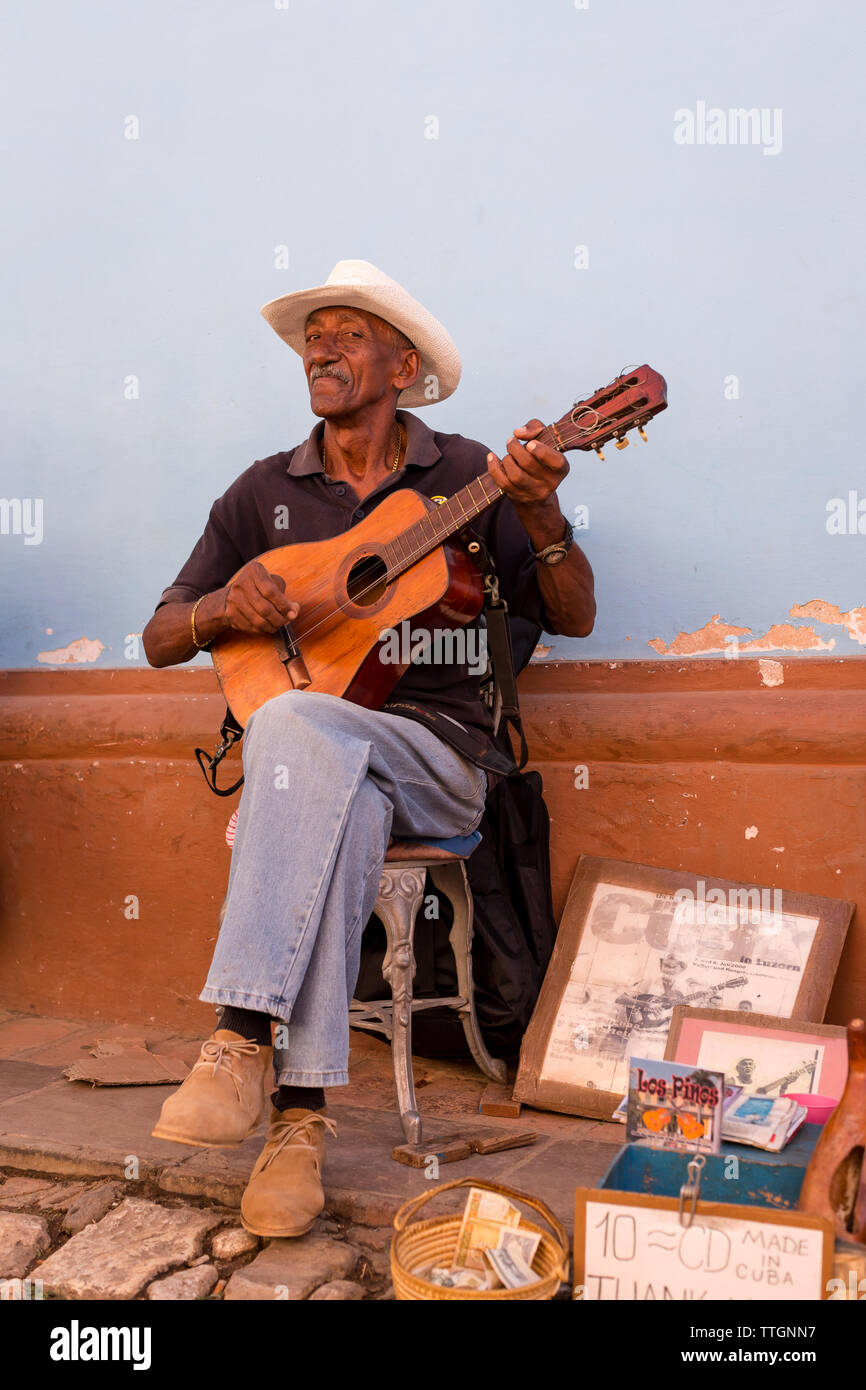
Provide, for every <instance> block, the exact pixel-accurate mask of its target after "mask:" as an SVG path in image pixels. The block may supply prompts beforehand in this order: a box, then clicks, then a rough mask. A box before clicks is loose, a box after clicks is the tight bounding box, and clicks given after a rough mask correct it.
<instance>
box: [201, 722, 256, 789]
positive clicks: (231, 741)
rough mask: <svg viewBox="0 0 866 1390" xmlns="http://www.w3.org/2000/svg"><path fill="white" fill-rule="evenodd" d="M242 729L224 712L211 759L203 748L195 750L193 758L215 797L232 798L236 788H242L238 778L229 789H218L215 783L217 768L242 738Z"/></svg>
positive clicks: (241, 779)
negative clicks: (218, 740) (217, 741)
mask: <svg viewBox="0 0 866 1390" xmlns="http://www.w3.org/2000/svg"><path fill="white" fill-rule="evenodd" d="M243 733H244V731H243V729H242V728H241V726H240V724H239V723H238V722H237V720H236V719H235V717H234V715H233V714H232V712H231V710H229V709H227V710H226V717H225V719H224V720H223V722H222V724H221V725H220V742H219V744H218V745H217V747H216V750H215V752H214V754H213V756H212V757H208V754H207V752H206V751H205V749H204V748H196V749H195V758H196V762H197V763H198V765H199V767H200V768H201V770H202V776H203V777H204V780H205V781H206V782H207V784H208V786H209V787H210V789H211V791H212V792H214V793H215V794H216V795H217V796H234V794H235V792H236V791H237V789H238V787H242V786H243V782H244V779H243V777H242V776H241V777H239V778H238V780H237V781H236V782H234V783H233V784H232V785H231V786H230V787H218V786H217V781H216V773H217V768H218V767H219V765H220V763H221V762H222V760H223V758H224V757H225V756H226V754H227V753H228V752H229V751H230V750H231V749H232V748H233V747H234V746H235V744H236V743H238V742H239V740H240V739H241V738H243Z"/></svg>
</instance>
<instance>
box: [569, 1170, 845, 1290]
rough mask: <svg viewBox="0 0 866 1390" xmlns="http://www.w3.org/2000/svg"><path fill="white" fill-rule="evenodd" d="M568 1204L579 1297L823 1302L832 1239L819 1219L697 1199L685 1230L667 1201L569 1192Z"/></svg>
mask: <svg viewBox="0 0 866 1390" xmlns="http://www.w3.org/2000/svg"><path fill="white" fill-rule="evenodd" d="M575 1198H576V1200H575V1221H574V1271H575V1286H576V1287H577V1288H578V1289H579V1288H580V1287H581V1286H582V1288H583V1297H584V1298H585V1299H592V1300H606V1301H607V1300H614V1301H620V1302H622V1301H634V1300H638V1301H643V1300H653V1299H657V1300H659V1301H662V1300H664V1299H673V1300H676V1301H682V1300H689V1299H695V1300H697V1299H756V1300H760V1301H762V1302H763V1301H766V1300H785V1299H819V1298H826V1297H827V1281H828V1279H829V1278H830V1276H831V1273H832V1262H833V1232H832V1229H831V1227H830V1223H829V1222H828V1221H823V1220H821V1219H820V1218H818V1217H815V1216H805V1215H803V1213H802V1212H798V1211H791V1212H778V1211H771V1210H769V1209H767V1210H764V1209H763V1208H761V1207H744V1206H734V1205H730V1204H728V1203H726V1202H725V1203H722V1202H699V1203H698V1206H697V1209H696V1212H695V1216H694V1219H693V1220H692V1223H691V1225H690V1226H688V1227H687V1226H685V1225H682V1224H681V1223H680V1216H679V1202H678V1200H677V1199H676V1198H673V1197H651V1196H647V1195H645V1194H643V1193H631V1192H605V1191H603V1190H596V1189H591V1188H578V1189H577V1192H576V1194H575ZM685 1219H686V1220H687V1219H688V1218H687V1217H686V1218H685ZM578 1296H580V1295H578Z"/></svg>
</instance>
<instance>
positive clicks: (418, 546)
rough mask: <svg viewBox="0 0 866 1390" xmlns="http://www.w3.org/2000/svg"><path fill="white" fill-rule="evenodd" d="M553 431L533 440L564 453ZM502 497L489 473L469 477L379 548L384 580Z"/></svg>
mask: <svg viewBox="0 0 866 1390" xmlns="http://www.w3.org/2000/svg"><path fill="white" fill-rule="evenodd" d="M563 418H564V419H565V418H567V417H563ZM562 424H563V421H562V420H560V421H558V425H562ZM556 431H557V426H552V427H549V428H546V429H544V430H542V432H541V434H539V435H538V436H537V438H538V440H539V442H540V443H542V444H549V445H550V447H551V448H552V449H558V450H559V451H560V452H565V449H566V448H567V447H569V446H568V445H567V444H566V442H565V440H564V439H563V438H562V435H561V433H560V434H559V436H557V433H556ZM571 447H574V446H571ZM502 495H503V493H502V488H501V487H500V486H499V484H498V483H497V482H495V481H494V479H493V478H492V477H491V475H490V474H489V473H481V474H480V475H479V476H478V477H477V478H473V479H472V482H471V483H467V484H466V486H465V487H462V488H461V489H460V491H459V492H455V493H454V496H453V497H449V498H448V499H447V501H445V502H442V503H440V505H439V506H438V507H437V508H436V510H435V511H432V512H430V514H429V515H428V516H425V517H424V518H423V519H422V520H421V521H416V522H415V525H414V526H409V527H408V528H407V529H406V530H405V531H401V532H400V535H399V536H395V538H394V540H392V541H389V542H388V544H387V545H386V546H383V552H384V555H385V558H386V563H387V565H388V577H389V578H394V577H395V576H396V575H398V574H403V573H404V571H405V570H407V569H410V568H411V567H412V565H415V564H417V563H418V561H419V560H423V558H424V556H425V555H429V554H430V552H431V551H432V550H435V549H436V547H437V546H439V545H442V544H444V542H445V541H447V540H450V538H451V537H452V536H456V535H457V533H458V532H459V531H462V530H463V528H464V526H468V524H469V522H470V521H473V520H474V519H475V517H476V516H480V515H481V513H482V512H484V511H486V510H487V508H488V507H492V506H493V503H494V502H498V501H499V498H500V497H502Z"/></svg>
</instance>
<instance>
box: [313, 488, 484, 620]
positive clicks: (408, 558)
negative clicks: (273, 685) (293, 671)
mask: <svg viewBox="0 0 866 1390" xmlns="http://www.w3.org/2000/svg"><path fill="white" fill-rule="evenodd" d="M483 477H488V478H489V477H490V474H489V473H483V474H482V473H480V474H479V475H478V478H473V479H472V481H471V482H469V483H468V484H467V485H466V487H467V491H468V490H469V489H470V488H471V487H472V483H474V482H477V481H478V480H479V478H483ZM470 496H471V493H470ZM501 496H502V489H501V488H497V495H496V496H494V497H490V498H488V497H486V495H485V500H484V502H483V503H475V505H474V508H473V510H472V511H471V512H467V511H465V510H464V509H463V507H461V508H460V510H461V518H460V520H461V523H462V525H465V524H466V523H467V522H468V521H472V520H473V519H474V518H475V517H476V516H479V515H480V514H481V512H483V511H486V510H487V508H488V507H490V506H492V505H493V503H494V502H498V500H499V498H500V497H501ZM453 501H454V498H453V497H452V498H451V499H450V501H449V503H447V504H446V505H448V506H450V503H451V502H453ZM437 514H438V513H437ZM427 519H428V518H424V517H422V518H421V520H422V521H424V520H427ZM451 520H452V521H456V520H457V518H455V517H453V516H452V518H451ZM417 524H418V523H417V522H416V523H415V525H417ZM462 525H461V527H459V528H458V529H462ZM408 530H412V527H407V531H408ZM405 534H406V532H405V531H403V532H401V533H400V535H398V536H395V537H394V541H398V540H399V539H400V536H403V535H405ZM450 534H451V535H455V534H456V532H454V531H452V532H451V533H450ZM445 539H447V537H446V538H445ZM444 543H445V542H444V540H442V541H437V542H436V545H443V544H444ZM386 544H388V545H390V544H393V542H390V541H389V542H386ZM434 548H435V547H434ZM430 553H431V551H430V549H428V548H427V547H426V546H425V545H421V546H420V547H419V548H418V549H417V550H410V551H409V553H408V554H407V555H404V556H402V557H401V558H400V560H399V561H398V563H397V565H394V566H392V567H391V568H388V567H387V566H386V569H385V574H384V576H382V575H380V576H379V578H378V579H375V580H373V581H372V582H371V583H370V584H368V586H367V587H366V589H361V590H360V592H359V593H358V594H356V596H355V598H350V599H349V603H347V604H343V603H338V604H337V605H336V607H335V608H332V609H331V610H330V611H329V612H328V613H326V614H325V616H324V617H323V618H320V619H319V621H318V622H317V623H314V624H313V626H312V627H304V628H301V627H298V628H297V633H296V634H295V632H294V631H293V636H294V635H297V638H298V640H299V641H300V640H301V639H302V638H306V637H310V636H311V635H312V633H314V632H317V631H318V629H319V628H320V627H323V626H324V625H325V623H328V622H330V621H331V619H332V618H336V617H338V616H339V615H340V614H341V613H345V612H347V611H348V607H349V604H352V605H355V604H357V602H358V600H359V599H362V598H366V596H367V594H370V593H372V592H373V590H374V589H375V588H376V587H377V586H378V585H379V584H381V583H382V580H383V578H384V581H385V584H386V586H387V585H388V584H391V583H393V581H394V580H395V579H397V578H398V577H399V576H400V575H401V574H403V573H404V572H405V571H406V570H407V569H411V568H412V566H413V565H414V564H416V563H417V561H418V560H420V559H423V558H424V556H425V555H429V554H430ZM326 602H327V600H322V602H321V603H318V604H315V605H314V606H313V607H312V608H311V609H310V610H309V612H308V614H307V616H308V617H312V615H313V614H314V613H316V612H318V610H319V609H320V608H322V607H324V605H325V603H326Z"/></svg>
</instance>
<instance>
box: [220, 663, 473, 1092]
mask: <svg viewBox="0 0 866 1390" xmlns="http://www.w3.org/2000/svg"><path fill="white" fill-rule="evenodd" d="M244 777H245V781H244V789H243V795H242V797H241V803H240V807H239V811H238V824H237V832H236V836H235V843H234V849H233V853H232V863H231V871H230V874H229V884H228V895H227V900H226V911H225V917H224V919H223V924H222V928H221V930H220V934H219V937H218V939H217V944H216V949H215V951H214V956H213V961H212V962H211V968H210V972H209V974H208V979H207V984H206V985H205V988H204V990H203V991H202V993H201V996H200V998H202V999H203V1000H205V1001H206V1002H208V1003H211V1004H233V1005H235V1006H237V1007H239V1008H242V1009H254V1010H256V1011H257V1012H259V1013H265V1014H270V1015H271V1016H272V1017H273V1018H277V1019H280V1020H282V1021H283V1022H284V1023H286V1024H287V1025H288V1028H287V1034H288V1042H287V1046H286V1048H285V1049H284V1050H282V1049H280V1050H278V1049H275V1050H274V1075H275V1077H276V1080H277V1081H278V1082H280V1083H282V1084H284V1085H292V1086H345V1085H347V1084H348V1081H349V1073H348V1063H349V1004H350V1002H351V999H352V995H353V993H354V989H355V984H356V982H357V979H358V969H359V966H360V958H361V936H362V934H363V930H364V926H365V924H366V922H367V919H368V918H369V917H370V915H371V913H372V911H373V906H374V904H375V901H376V895H377V892H378V888H379V878H380V875H381V872H382V864H383V861H384V858H385V849H386V847H387V844H388V838H389V836H390V835H392V834H393V835H395V836H400V837H406V838H415V837H417V838H423V837H427V838H435V839H444V838H449V837H450V836H452V835H468V834H469V832H470V831H471V830H474V829H475V827H476V826H477V824H478V822H479V820H480V819H481V816H482V813H483V810H484V799H485V796H486V791H487V779H486V776H485V774H484V772H483V771H482V770H481V769H480V768H478V767H476V766H475V765H474V764H473V763H471V762H469V760H468V759H467V758H464V757H463V756H462V754H460V753H458V752H457V751H456V750H455V749H453V748H451V747H450V745H448V744H446V743H444V742H443V740H442V739H440V738H438V737H437V735H436V734H434V733H432V732H431V731H430V730H429V729H427V728H426V727H425V726H424V725H422V724H418V723H416V722H415V721H414V720H411V719H405V718H403V717H402V716H401V715H397V714H391V713H388V712H385V711H376V710H367V709H362V708H361V707H360V706H359V705H353V704H351V703H350V702H349V701H348V700H342V699H338V698H337V697H336V696H333V695H321V694H317V693H315V692H312V691H300V690H292V691H288V692H287V693H286V694H285V695H278V696H277V698H276V699H274V700H268V702H267V703H266V704H264V705H262V706H261V707H260V708H259V709H258V710H256V711H255V713H254V714H253V715H252V716H251V718H250V719H249V721H248V723H247V727H246V731H245V734H244Z"/></svg>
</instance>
